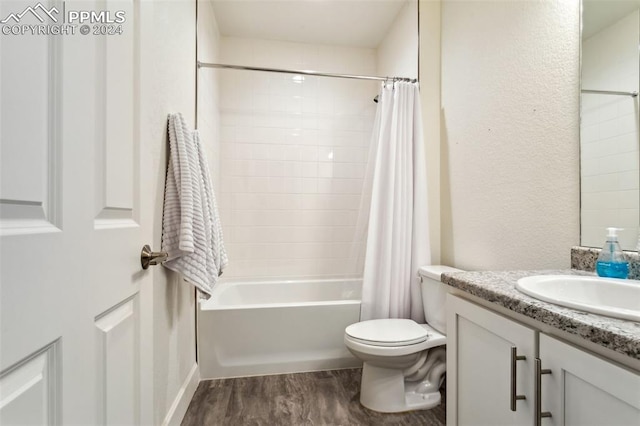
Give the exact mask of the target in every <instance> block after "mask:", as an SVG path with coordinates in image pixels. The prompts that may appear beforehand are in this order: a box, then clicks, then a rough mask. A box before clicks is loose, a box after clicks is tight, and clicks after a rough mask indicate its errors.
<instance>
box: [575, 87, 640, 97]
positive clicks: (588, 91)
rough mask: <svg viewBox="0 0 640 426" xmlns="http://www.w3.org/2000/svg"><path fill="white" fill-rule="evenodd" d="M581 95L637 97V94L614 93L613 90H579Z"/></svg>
mask: <svg viewBox="0 0 640 426" xmlns="http://www.w3.org/2000/svg"><path fill="white" fill-rule="evenodd" d="M581 92H582V93H593V94H598V95H620V96H631V97H632V98H635V97H636V96H638V92H616V91H613V90H586V89H585V90H581Z"/></svg>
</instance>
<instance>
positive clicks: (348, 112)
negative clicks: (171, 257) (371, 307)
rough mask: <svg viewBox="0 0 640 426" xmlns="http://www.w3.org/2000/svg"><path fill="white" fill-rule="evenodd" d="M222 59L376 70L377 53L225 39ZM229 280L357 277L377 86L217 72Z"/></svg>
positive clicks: (336, 69) (287, 66)
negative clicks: (355, 242) (356, 244)
mask: <svg viewBox="0 0 640 426" xmlns="http://www.w3.org/2000/svg"><path fill="white" fill-rule="evenodd" d="M221 60H222V62H225V63H232V64H239V65H254V66H263V67H276V68H285V69H313V70H318V71H325V72H337V73H347V74H375V73H376V69H375V62H376V55H375V51H374V50H373V49H360V48H345V47H334V46H324V45H313V44H302V43H288V42H278V41H265V40H252V39H239V38H227V37H223V38H222V50H221ZM219 75H220V85H221V120H222V128H221V142H222V146H221V161H222V164H221V168H220V171H221V178H220V182H221V185H220V192H219V194H220V197H219V199H220V209H221V220H222V223H223V232H224V236H225V242H226V247H227V251H228V253H229V267H228V269H227V270H226V272H225V278H257V279H264V278H267V277H303V276H307V277H308V276H313V277H327V276H336V275H342V274H354V273H356V270H355V269H356V268H355V265H356V262H355V259H354V258H353V257H352V256H351V255H352V248H353V247H352V244H351V242H352V239H353V235H354V231H355V225H356V220H357V216H358V209H359V207H360V193H361V186H362V180H363V179H362V178H363V176H364V171H365V165H366V159H367V154H368V145H369V140H370V135H371V130H372V126H373V117H374V113H375V104H374V102H373V98H374V96H375V95H376V94H377V92H378V84H377V83H376V82H370V81H358V80H344V79H331V78H319V77H309V76H304V77H300V76H292V75H288V74H276V73H263V72H255V71H230V70H221V71H220V74H219Z"/></svg>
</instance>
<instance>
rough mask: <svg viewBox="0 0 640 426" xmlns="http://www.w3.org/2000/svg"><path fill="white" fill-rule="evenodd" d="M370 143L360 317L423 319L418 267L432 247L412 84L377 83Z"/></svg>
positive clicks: (418, 111)
mask: <svg viewBox="0 0 640 426" xmlns="http://www.w3.org/2000/svg"><path fill="white" fill-rule="evenodd" d="M371 143H372V145H371V151H370V157H369V167H368V171H367V174H368V176H367V177H366V178H365V186H366V185H367V183H366V182H367V180H369V182H370V183H371V202H370V203H371V204H370V208H369V221H368V222H369V224H368V235H367V243H366V255H365V262H364V272H363V287H362V312H361V320H363V321H364V320H369V319H377V318H410V319H413V320H414V321H417V322H418V323H424V322H425V319H424V311H423V309H422V295H421V291H420V281H419V278H418V275H417V271H418V268H419V267H420V266H422V265H426V264H429V263H430V261H431V253H430V248H429V227H428V216H427V214H428V212H427V177H426V165H425V155H424V146H423V138H422V115H421V109H420V96H419V91H418V86H417V84H415V83H405V82H394V83H393V84H391V83H385V84H383V85H382V89H381V93H380V96H379V104H378V110H377V113H376V120H375V124H374V130H373V134H372V141H371ZM372 154H374V155H375V156H372Z"/></svg>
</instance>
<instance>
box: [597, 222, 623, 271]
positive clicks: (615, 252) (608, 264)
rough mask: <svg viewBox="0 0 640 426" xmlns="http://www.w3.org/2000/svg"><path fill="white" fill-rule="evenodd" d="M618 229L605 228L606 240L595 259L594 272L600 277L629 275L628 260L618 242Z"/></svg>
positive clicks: (619, 229)
mask: <svg viewBox="0 0 640 426" xmlns="http://www.w3.org/2000/svg"><path fill="white" fill-rule="evenodd" d="M618 231H622V229H621V228H607V242H606V243H605V244H604V247H602V250H601V251H600V255H599V256H598V260H597V261H596V272H598V275H599V276H601V277H608V278H627V275H629V262H627V259H626V257H625V255H624V252H623V251H622V248H621V247H620V243H619V242H618Z"/></svg>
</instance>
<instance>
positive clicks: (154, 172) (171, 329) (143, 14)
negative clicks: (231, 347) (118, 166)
mask: <svg viewBox="0 0 640 426" xmlns="http://www.w3.org/2000/svg"><path fill="white" fill-rule="evenodd" d="M140 24H141V31H140V66H141V78H140V105H141V107H140V133H141V137H142V138H144V140H145V141H146V142H147V143H148V145H150V146H152V147H153V148H152V149H151V150H150V151H148V152H146V151H145V152H144V153H143V155H146V156H149V157H151V158H152V161H145V162H143V164H144V165H145V166H146V165H147V164H149V163H151V164H149V168H148V169H147V170H143V174H142V176H143V177H144V178H145V180H144V182H145V185H143V188H142V190H144V191H145V192H148V196H147V197H143V200H153V201H152V202H148V203H147V202H146V201H145V204H144V205H143V206H142V208H143V209H146V211H147V212H148V216H151V215H152V216H153V223H152V225H151V226H152V229H153V241H141V242H140V243H141V244H142V243H149V244H150V245H151V247H153V248H154V249H158V248H159V247H160V245H161V244H160V243H161V232H162V202H163V198H164V180H165V173H166V165H167V163H166V162H167V155H168V152H167V151H168V150H167V145H168V143H167V114H169V113H170V112H178V111H179V112H182V113H183V114H184V116H185V118H186V120H187V123H189V124H190V125H193V124H194V105H195V3H194V2H193V1H190V0H183V1H172V2H141V5H140ZM152 195H153V196H152ZM148 216H145V215H144V214H143V217H148ZM148 273H152V274H153V308H152V309H153V348H152V349H149V348H144V350H152V351H153V400H154V401H153V406H154V419H153V421H152V423H153V424H155V425H159V424H162V423H163V421H164V420H165V419H166V416H167V415H168V414H171V413H172V412H174V410H172V407H174V403H176V402H177V401H179V400H180V396H181V394H182V393H181V390H182V387H183V386H184V384H185V381H187V380H188V378H189V373H190V372H191V371H192V369H193V368H194V366H195V320H194V309H195V298H194V292H193V287H192V286H190V285H187V284H185V283H184V282H182V280H181V279H180V278H179V277H178V276H177V274H175V273H172V272H170V271H168V270H167V269H165V268H162V267H159V266H157V267H154V268H151V269H150V271H149V272H148ZM149 379H150V380H151V378H149ZM183 408H184V409H186V407H183ZM178 411H179V410H178ZM177 416H178V417H179V414H178V415H177Z"/></svg>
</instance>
